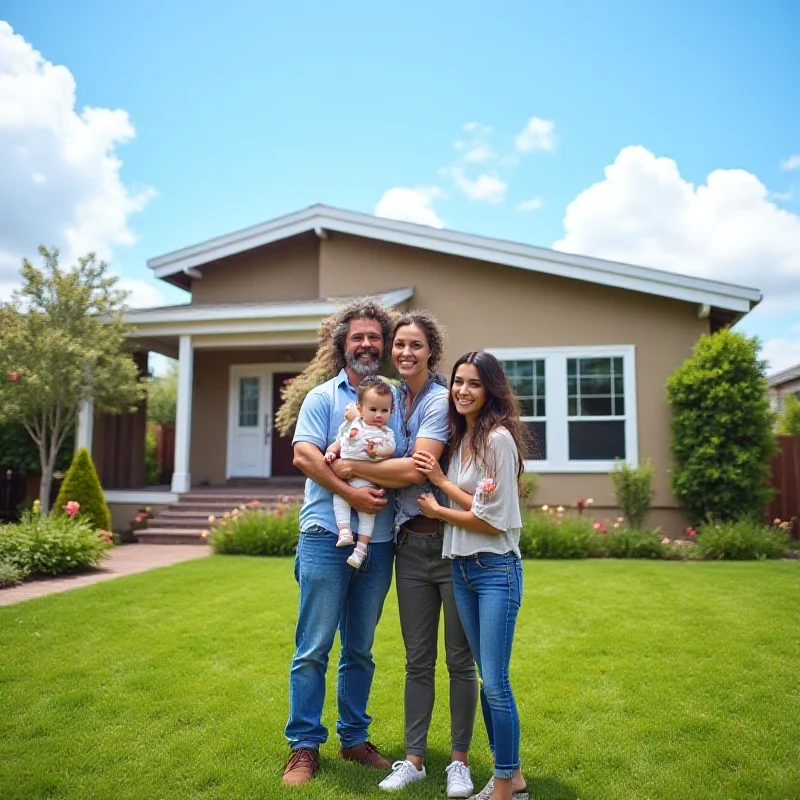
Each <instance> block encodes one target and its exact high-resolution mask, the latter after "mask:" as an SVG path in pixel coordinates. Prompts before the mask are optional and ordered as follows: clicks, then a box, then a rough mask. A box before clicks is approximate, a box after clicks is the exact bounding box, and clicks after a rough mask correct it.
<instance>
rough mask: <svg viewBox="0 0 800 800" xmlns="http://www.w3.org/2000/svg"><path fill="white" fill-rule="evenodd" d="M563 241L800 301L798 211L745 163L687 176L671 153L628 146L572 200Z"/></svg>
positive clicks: (781, 304)
mask: <svg viewBox="0 0 800 800" xmlns="http://www.w3.org/2000/svg"><path fill="white" fill-rule="evenodd" d="M564 230H565V235H564V237H563V238H562V239H560V240H559V241H557V242H556V243H555V244H554V245H553V246H554V247H555V248H556V249H557V250H564V251H567V252H571V253H581V254H585V255H592V256H597V257H599V258H607V259H612V260H617V261H623V262H628V263H633V264H641V265H643V266H649V267H658V268H661V269H667V270H671V271H674V272H680V273H684V274H688V275H697V276H701V277H706V278H714V279H717V280H720V281H726V282H729V283H736V284H740V285H745V286H753V287H756V288H758V289H760V290H761V291H762V292H763V293H764V296H765V300H764V303H763V305H764V309H765V310H767V311H771V312H777V311H792V310H795V309H797V308H798V307H800V217H799V216H798V215H797V214H793V213H791V212H789V211H787V210H785V209H782V208H779V207H778V206H776V205H775V204H774V203H772V202H770V200H769V192H768V191H767V189H766V187H765V186H764V185H763V184H762V183H761V182H760V181H759V179H758V178H757V177H756V176H755V175H753V174H751V173H749V172H746V171H744V170H715V171H714V172H712V173H711V174H710V175H709V176H708V178H707V180H706V183H705V184H703V185H700V186H695V185H694V184H692V183H689V182H688V181H687V180H685V179H684V178H683V177H682V176H681V174H680V171H679V169H678V165H677V164H676V163H675V161H673V160H672V159H669V158H656V156H654V155H653V154H652V153H651V152H650V151H648V150H647V149H645V148H644V147H639V146H634V147H626V148H624V149H623V150H622V151H620V153H619V155H618V156H617V158H616V160H615V161H614V163H613V164H612V165H610V166H608V167H606V170H605V179H604V180H602V181H600V182H599V183H596V184H594V185H593V186H590V187H589V188H588V189H586V190H584V191H583V192H581V193H580V194H579V195H578V196H577V197H576V198H575V200H573V201H572V202H571V203H570V204H569V205H568V206H567V210H566V215H565V217H564Z"/></svg>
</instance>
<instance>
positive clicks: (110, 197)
mask: <svg viewBox="0 0 800 800" xmlns="http://www.w3.org/2000/svg"><path fill="white" fill-rule="evenodd" d="M134 136H135V131H134V128H133V126H132V125H131V122H130V119H129V118H128V114H127V113H126V112H125V111H122V110H119V109H117V110H111V109H107V108H89V107H87V108H84V109H82V110H81V111H80V112H79V111H77V110H76V108H75V80H74V78H73V76H72V74H71V73H70V71H69V70H68V69H67V68H66V67H63V66H59V65H55V64H52V63H50V62H49V61H46V60H45V59H44V58H43V56H42V55H41V54H40V53H38V52H37V51H36V50H34V49H33V47H32V46H31V45H30V44H29V43H28V42H26V41H25V39H23V38H22V37H21V36H19V35H16V34H14V32H13V30H12V28H11V27H10V26H9V25H8V23H6V22H3V21H0V296H7V295H8V294H10V291H11V289H12V288H13V287H14V286H15V285H16V284H17V283H18V275H19V269H20V266H21V261H22V258H23V257H25V256H27V257H29V258H36V257H37V253H36V248H37V246H38V245H39V244H40V243H41V244H46V245H55V246H58V247H59V249H60V250H61V253H62V263H63V264H65V265H68V264H72V263H74V262H75V260H76V259H77V257H78V256H79V255H83V254H85V253H86V252H88V251H90V250H94V251H95V252H96V253H97V254H98V256H100V257H101V258H104V259H109V258H110V257H111V254H112V252H113V250H114V248H116V247H120V246H126V245H131V244H133V243H134V241H135V236H134V234H133V232H132V230H131V229H130V227H129V218H130V216H131V215H132V214H134V213H136V212H138V211H141V210H142V209H143V208H144V207H145V205H146V204H147V202H148V200H150V198H151V197H153V195H154V194H155V193H154V191H153V190H152V189H148V188H143V189H141V190H138V191H133V190H131V189H129V188H128V187H126V186H125V185H124V184H123V182H122V178H121V175H120V170H121V167H122V162H121V161H120V158H119V156H118V154H117V152H116V150H117V147H118V146H119V145H122V144H125V143H126V142H128V141H130V140H131V139H133V138H134ZM149 289H150V290H151V291H155V290H154V289H152V287H149Z"/></svg>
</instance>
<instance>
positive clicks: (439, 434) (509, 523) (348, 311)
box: [283, 300, 528, 800]
mask: <svg viewBox="0 0 800 800" xmlns="http://www.w3.org/2000/svg"><path fill="white" fill-rule="evenodd" d="M329 322H330V325H329V326H328V327H327V328H326V329H328V330H331V331H332V335H331V337H330V342H323V343H321V346H325V347H330V348H331V354H330V355H331V363H335V364H336V366H337V368H338V369H339V370H340V371H339V373H338V374H337V375H335V377H333V378H331V379H330V380H328V381H326V382H324V383H322V384H320V385H319V386H316V387H315V388H313V389H311V391H310V392H309V393H308V394H307V396H306V398H305V400H304V401H303V404H302V407H301V409H300V413H299V416H298V419H297V424H296V428H295V433H294V439H293V445H294V461H295V464H296V465H297V466H298V467H299V468H300V469H301V470H302V471H303V473H304V474H305V475H306V476H307V478H308V481H307V482H306V491H305V502H304V504H303V507H302V510H301V512H300V539H299V543H298V546H297V556H296V558H295V577H296V578H297V582H298V584H299V587H300V608H299V613H298V618H297V630H296V635H295V640H296V652H295V655H294V658H293V660H292V666H291V673H290V684H289V720H288V722H287V724H286V737H287V739H288V741H289V746H290V748H291V755H290V758H289V761H288V763H287V764H286V767H285V769H284V773H283V781H284V783H285V784H288V785H299V784H304V783H307V782H308V781H310V780H311V779H312V778H313V777H314V775H315V774H316V772H317V770H318V767H319V747H320V745H321V744H323V743H324V742H325V741H326V740H327V737H328V731H327V728H326V727H325V726H324V725H323V724H322V709H323V703H324V698H325V673H326V669H327V665H328V656H329V653H330V650H331V648H332V646H333V642H334V638H335V635H336V632H337V630H338V631H339V636H340V641H341V655H340V659H339V668H338V679H337V703H338V720H337V723H336V732H337V734H338V735H339V739H340V743H341V749H340V756H341V757H342V758H344V759H347V760H350V761H357V762H359V763H360V764H363V765H364V766H367V767H372V768H375V769H378V770H383V771H384V772H385V773H388V775H387V776H386V777H385V778H384V779H383V780H382V781H381V782H380V784H379V786H380V788H382V789H384V790H386V791H393V790H397V789H402V788H405V787H406V786H409V785H410V784H412V783H414V782H415V781H419V780H423V779H425V778H426V771H425V766H424V759H425V753H426V747H427V735H428V728H429V726H430V722H431V716H432V711H433V703H434V672H435V664H436V655H437V644H438V627H439V617H440V613H441V611H442V610H443V611H444V629H445V655H446V662H447V669H448V672H449V677H450V735H451V754H450V764H449V766H448V767H447V769H446V786H447V788H446V795H447V797H476V798H480V800H489V798H494V800H500V798H504V799H507V798H512V797H513V798H514V800H525V799H526V798H527V796H528V795H527V789H526V786H525V780H524V778H523V776H522V773H521V771H520V755H519V747H520V729H519V716H518V713H517V707H516V704H515V701H514V695H513V693H512V690H511V685H510V682H509V662H510V658H511V649H512V643H513V638H514V627H515V623H516V618H517V613H518V611H519V607H520V601H521V597H522V568H521V564H520V554H519V533H520V528H521V526H522V520H521V514H520V501H519V478H520V475H521V472H522V464H523V439H524V429H523V426H522V425H521V423H520V421H519V411H518V408H517V404H516V399H515V397H514V394H513V392H512V390H511V388H510V386H509V383H508V381H507V379H506V376H505V374H504V372H503V370H502V367H501V366H500V364H499V363H498V361H497V360H496V359H495V358H494V357H493V356H491V355H489V354H487V353H482V352H473V353H467V354H466V355H464V356H462V357H461V358H459V359H458V361H457V362H456V364H455V367H454V368H453V372H452V376H451V380H450V389H449V390H448V388H447V382H446V380H445V379H444V378H443V377H442V376H441V375H439V374H438V373H437V372H436V368H437V365H438V362H439V359H440V357H441V355H442V351H443V338H442V333H441V331H440V329H439V327H438V325H437V323H436V321H435V320H434V319H433V318H432V317H431V316H430V315H428V314H427V313H425V312H410V313H406V314H403V315H402V316H401V317H399V319H395V320H393V319H392V317H391V316H390V314H389V313H388V312H387V311H386V310H385V309H383V308H382V307H381V306H380V305H378V304H377V303H375V302H372V301H369V300H367V301H363V302H356V303H353V304H351V305H350V306H348V307H347V308H344V309H343V310H342V311H341V312H340V313H339V314H337V315H336V317H335V318H334V319H333V320H330V321H329ZM389 354H391V361H392V364H393V365H394V367H395V370H396V371H397V373H398V374H399V375H400V378H401V382H400V385H399V386H392V387H391V395H392V397H391V398H387V395H386V391H385V388H384V386H383V385H382V384H381V382H380V379H379V378H377V377H376V376H377V375H378V373H379V372H380V371H381V367H382V365H383V363H384V358H385V357H386V356H388V355H389ZM362 383H364V386H363V387H362V391H361V392H359V387H360V386H361V384H362ZM387 399H388V402H387ZM354 404H355V406H356V408H355V409H354V408H353V405H354ZM348 406H350V408H348ZM387 409H390V414H388V419H387V418H386V417H387ZM346 412H347V418H348V421H347V422H345V413H346ZM354 420H355V421H356V422H354ZM358 420H360V422H358ZM373 429H374V430H375V431H376V434H375V435H376V436H378V437H379V438H380V440H381V441H382V442H385V441H387V440H389V441H393V442H394V444H395V449H394V452H393V454H392V457H390V458H386V456H385V453H386V450H385V449H381V448H380V447H378V449H377V452H376V453H375V455H374V457H367V458H364V452H366V453H367V454H369V452H370V447H371V445H370V443H369V441H367V440H368V438H369V431H370V430H373ZM350 436H352V437H353V439H359V438H360V441H359V442H358V443H357V445H358V446H357V447H355V448H354V452H355V451H358V453H359V455H358V456H356V457H355V458H349V457H348V456H347V452H349V450H348V448H347V446H346V444H345V442H344V440H343V437H344V438H347V437H350ZM337 440H338V441H339V442H340V444H339V445H338V446H334V447H333V448H331V446H332V445H334V443H335V442H337ZM365 448H366V450H365ZM331 454H333V455H331ZM442 460H444V461H445V462H446V463H447V464H448V466H447V469H446V472H445V471H443V469H442V467H441V466H440V461H442ZM334 504H336V506H337V508H338V509H339V513H338V521H337V514H336V513H335V511H334ZM344 504H346V505H347V506H349V507H350V509H352V513H351V519H350V520H349V526H348V521H347V520H346V519H343V517H342V513H341V509H342V508H343V507H344ZM365 522H367V528H368V531H367V533H368V538H362V537H359V524H361V525H363V524H364V523H365ZM351 542H352V543H351ZM367 543H368V544H369V547H367V546H366V545H367ZM355 553H358V557H356V558H355V559H354V558H353V556H354V554H355ZM393 565H394V569H395V574H396V586H397V596H398V604H399V609H400V626H401V630H402V635H403V643H404V645H405V650H406V681H405V695H404V708H405V756H404V758H403V759H402V760H399V761H395V762H394V763H391V762H390V761H388V760H387V759H385V758H384V757H383V756H382V755H381V754H380V752H379V751H378V749H377V748H376V747H375V746H374V745H373V744H372V743H371V742H370V741H369V737H368V728H369V724H370V722H371V721H372V720H371V717H370V716H369V715H368V713H367V702H368V700H369V691H370V687H371V685H372V677H373V674H374V670H375V665H374V662H373V660H372V644H373V640H374V636H375V628H376V626H377V624H378V620H379V619H380V616H381V611H382V608H383V602H384V599H385V597H386V594H387V592H388V591H389V587H390V585H391V581H392V568H393ZM476 664H477V671H478V674H479V676H480V700H481V709H482V712H483V718H484V723H485V725H486V730H487V733H488V737H489V745H490V747H491V751H492V756H493V759H494V774H493V776H492V777H491V779H490V780H489V783H488V784H487V785H486V786H485V787H484V789H483V790H482V791H480V792H479V793H478V794H473V791H474V787H473V782H472V778H471V775H470V769H469V756H468V752H469V747H470V743H471V740H472V732H473V727H474V721H475V711H476V706H477V701H478V683H477V676H476V670H475V665H476Z"/></svg>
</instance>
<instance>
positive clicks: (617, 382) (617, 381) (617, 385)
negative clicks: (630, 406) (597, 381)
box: [614, 375, 625, 394]
mask: <svg viewBox="0 0 800 800" xmlns="http://www.w3.org/2000/svg"><path fill="white" fill-rule="evenodd" d="M622 380H623V379H622V375H615V376H614V394H624V392H625V390H624V389H623V383H622Z"/></svg>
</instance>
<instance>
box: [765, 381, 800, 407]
mask: <svg viewBox="0 0 800 800" xmlns="http://www.w3.org/2000/svg"><path fill="white" fill-rule="evenodd" d="M768 394H769V399H770V404H771V405H772V410H773V411H775V412H776V413H778V414H782V413H783V404H784V399H785V398H786V397H788V396H789V395H792V394H796V395H798V396H800V378H794V379H793V380H790V381H786V383H782V384H780V385H779V386H771V387H770V388H769V390H768Z"/></svg>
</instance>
